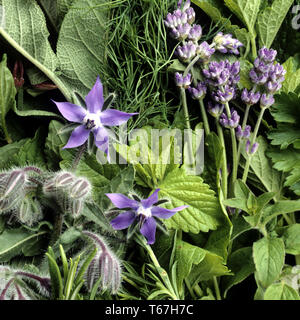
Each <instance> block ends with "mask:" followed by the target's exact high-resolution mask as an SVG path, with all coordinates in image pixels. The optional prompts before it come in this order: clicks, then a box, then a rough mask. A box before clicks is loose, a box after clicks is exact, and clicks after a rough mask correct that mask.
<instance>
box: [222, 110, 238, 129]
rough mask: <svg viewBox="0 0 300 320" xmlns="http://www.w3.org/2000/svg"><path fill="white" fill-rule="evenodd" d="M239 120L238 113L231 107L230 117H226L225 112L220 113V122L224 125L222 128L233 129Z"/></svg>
mask: <svg viewBox="0 0 300 320" xmlns="http://www.w3.org/2000/svg"><path fill="white" fill-rule="evenodd" d="M239 122H240V116H239V115H238V113H237V112H236V111H235V110H234V109H231V117H230V118H228V117H227V115H226V113H222V115H221V117H220V124H221V125H222V126H223V127H224V128H228V129H230V128H233V129H235V128H236V127H237V126H238V125H239Z"/></svg>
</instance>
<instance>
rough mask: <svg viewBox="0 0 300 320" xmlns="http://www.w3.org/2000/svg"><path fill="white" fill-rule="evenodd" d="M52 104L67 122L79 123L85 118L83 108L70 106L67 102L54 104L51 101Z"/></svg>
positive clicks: (74, 105)
mask: <svg viewBox="0 0 300 320" xmlns="http://www.w3.org/2000/svg"><path fill="white" fill-rule="evenodd" d="M52 102H54V103H55V104H56V106H57V108H58V110H59V112H60V113H61V114H62V115H63V117H64V118H66V119H67V120H68V121H71V122H78V123H81V122H82V120H83V119H84V117H85V116H86V113H87V111H86V110H85V109H84V108H82V107H80V106H77V105H76V104H72V103H69V102H55V101H53V100H52Z"/></svg>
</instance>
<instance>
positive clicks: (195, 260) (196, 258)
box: [175, 240, 206, 290]
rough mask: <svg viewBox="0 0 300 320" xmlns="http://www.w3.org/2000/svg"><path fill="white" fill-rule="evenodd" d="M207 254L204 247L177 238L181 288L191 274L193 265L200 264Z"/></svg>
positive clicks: (178, 270)
mask: <svg viewBox="0 0 300 320" xmlns="http://www.w3.org/2000/svg"><path fill="white" fill-rule="evenodd" d="M205 255H206V251H205V250H203V249H202V248H199V247H196V246H193V245H191V244H189V243H187V242H185V241H182V240H177V243H176V249H175V261H177V282H178V287H179V290H181V287H182V283H183V280H184V279H185V278H186V277H187V276H188V275H189V274H190V272H191V270H192V266H193V265H194V264H199V263H200V262H201V261H202V260H203V259H204V258H205Z"/></svg>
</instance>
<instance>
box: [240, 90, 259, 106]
mask: <svg viewBox="0 0 300 320" xmlns="http://www.w3.org/2000/svg"><path fill="white" fill-rule="evenodd" d="M260 95H261V94H260V92H256V93H255V92H253V91H248V90H247V89H246V88H245V89H244V90H243V91H242V95H241V98H242V100H243V101H244V102H245V103H246V104H247V105H249V106H252V105H254V104H257V102H258V101H259V99H260Z"/></svg>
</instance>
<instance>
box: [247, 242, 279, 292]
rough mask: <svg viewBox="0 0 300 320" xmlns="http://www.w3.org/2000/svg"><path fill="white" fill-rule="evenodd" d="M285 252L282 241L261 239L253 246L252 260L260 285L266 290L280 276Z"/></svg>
mask: <svg viewBox="0 0 300 320" xmlns="http://www.w3.org/2000/svg"><path fill="white" fill-rule="evenodd" d="M284 258H285V251H284V243H283V240H282V239H278V238H262V239H261V240H259V241H256V242H255V243H254V244H253V259H254V263H255V268H256V272H257V277H258V280H259V282H260V284H261V285H262V286H263V287H264V288H267V287H268V286H269V285H271V284H272V283H273V282H274V281H275V280H277V279H278V278H279V276H280V273H281V270H282V268H283V265H284Z"/></svg>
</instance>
